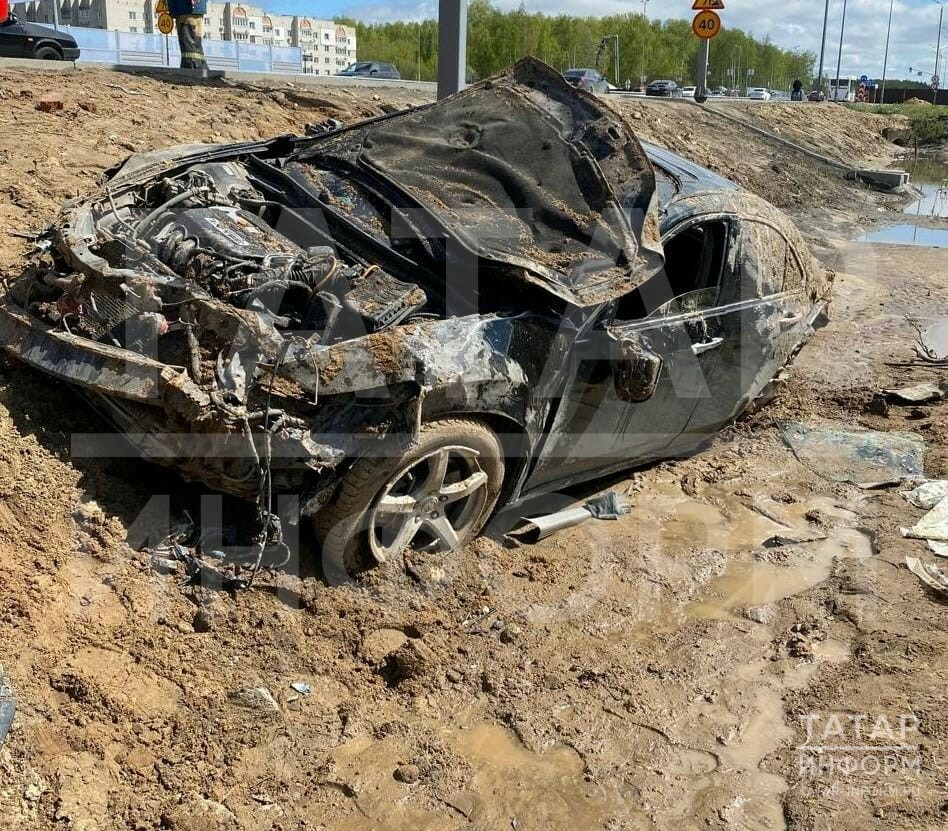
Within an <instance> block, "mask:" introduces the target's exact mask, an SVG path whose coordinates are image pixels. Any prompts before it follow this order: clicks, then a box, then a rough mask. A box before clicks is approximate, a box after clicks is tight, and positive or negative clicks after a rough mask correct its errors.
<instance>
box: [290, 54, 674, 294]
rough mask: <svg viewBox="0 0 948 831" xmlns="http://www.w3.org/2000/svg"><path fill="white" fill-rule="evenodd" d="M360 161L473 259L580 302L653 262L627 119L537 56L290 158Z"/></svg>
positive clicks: (654, 228) (652, 226)
mask: <svg viewBox="0 0 948 831" xmlns="http://www.w3.org/2000/svg"><path fill="white" fill-rule="evenodd" d="M294 162H295V163H300V164H313V165H326V164H329V163H333V164H334V165H335V166H336V167H337V168H338V167H340V166H342V167H344V168H357V169H362V170H370V171H372V172H373V173H374V174H375V175H376V176H378V177H381V178H383V179H384V180H385V181H386V182H388V183H389V184H391V185H393V186H395V187H397V188H398V189H399V190H401V191H402V192H403V193H405V194H406V195H408V196H409V197H410V198H411V199H413V200H416V201H417V203H418V205H419V206H424V210H425V211H426V213H429V214H432V215H434V216H435V217H436V218H437V220H438V221H439V222H440V224H441V225H442V226H443V227H444V229H445V231H446V233H447V235H448V236H449V237H451V238H453V239H455V240H457V241H458V242H459V243H460V244H461V245H462V246H464V247H465V248H466V249H467V250H468V251H470V252H472V253H473V254H474V255H476V257H477V258H479V260H481V261H482V262H484V261H493V262H494V263H497V264H503V265H504V266H506V273H507V274H508V275H509V278H510V279H514V278H515V277H520V278H521V279H525V280H527V281H529V282H532V283H535V284H537V285H540V286H542V287H543V288H545V289H547V290H548V291H550V292H552V293H553V294H555V295H557V296H558V297H560V298H562V299H564V300H567V301H568V302H571V303H573V304H575V305H577V306H591V305H595V304H598V303H602V302H606V301H608V300H611V299H613V298H615V297H618V296H621V295H623V294H626V293H627V292H629V291H631V290H632V289H634V288H636V287H637V286H638V285H641V284H642V283H644V282H645V281H646V280H648V279H649V278H650V277H652V276H653V275H654V274H656V273H658V271H660V270H661V268H662V265H663V261H664V259H663V255H662V249H661V243H660V241H659V231H658V227H659V222H658V211H657V198H656V186H655V173H654V171H653V169H652V166H651V164H650V162H649V160H648V157H647V156H646V154H645V151H644V150H643V148H642V146H641V145H640V144H639V142H638V140H637V139H636V137H635V135H634V133H633V131H632V130H631V128H630V126H629V125H628V123H627V122H626V121H625V119H624V118H623V117H622V116H621V115H620V114H618V113H616V112H615V111H613V110H612V109H611V108H610V107H608V106H607V105H606V104H605V103H604V102H602V101H601V100H600V99H599V98H597V97H596V96H594V95H592V94H590V93H585V92H582V91H578V90H576V89H575V88H574V87H572V86H571V85H570V84H568V83H567V82H566V81H565V80H564V78H563V77H562V75H561V74H560V73H559V72H556V71H555V70H554V69H552V68H550V67H548V66H546V65H545V64H543V63H541V62H540V61H538V60H536V59H534V58H527V59H524V60H522V61H520V62H519V63H518V64H517V65H516V66H515V67H513V68H512V69H511V70H509V71H507V72H505V73H503V74H502V75H499V76H495V77H494V78H491V79H488V80H486V81H483V82H481V83H479V84H477V85H475V86H473V87H470V88H468V89H467V90H465V91H463V92H461V93H459V94H458V95H455V96H452V97H450V98H448V99H445V100H444V101H440V102H438V103H437V104H434V105H431V106H429V107H425V108H421V109H418V110H412V111H409V112H406V113H403V114H399V115H396V116H392V117H390V118H386V119H383V120H381V121H376V122H369V123H367V124H364V125H356V126H355V127H352V128H350V129H347V130H342V131H340V132H338V133H335V134H333V135H331V136H328V137H326V138H325V139H324V140H321V141H318V142H317V143H315V145H313V146H310V147H307V148H305V149H303V150H301V151H299V152H298V153H297V154H295V156H294V157H293V158H292V159H291V164H292V163H294Z"/></svg>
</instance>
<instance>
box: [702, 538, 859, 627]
mask: <svg viewBox="0 0 948 831" xmlns="http://www.w3.org/2000/svg"><path fill="white" fill-rule="evenodd" d="M872 554H873V550H872V540H871V538H870V536H869V535H868V534H866V533H865V532H864V531H861V530H859V529H856V528H844V529H839V530H837V531H835V532H834V533H833V535H832V536H831V537H829V538H827V539H825V540H820V541H812V542H807V543H803V544H795V545H790V546H785V547H779V548H773V549H767V550H765V551H763V552H757V553H755V554H754V556H753V558H752V559H741V560H735V561H734V562H732V564H731V565H730V566H729V568H728V570H727V572H726V573H725V574H724V575H723V576H721V577H719V578H717V579H716V580H714V581H712V582H711V584H710V585H709V586H708V596H707V597H705V598H702V599H700V600H696V601H694V602H692V603H690V604H688V605H687V606H686V607H685V609H684V614H685V615H686V616H687V617H691V618H719V617H724V618H728V617H734V616H735V613H736V611H737V610H750V609H755V608H758V607H761V606H767V605H770V604H772V603H776V602H778V601H780V600H784V599H786V598H788V597H792V596H793V595H796V594H801V593H802V592H805V591H807V590H808V589H812V588H813V587H814V586H818V585H819V584H820V583H822V582H823V581H824V580H826V579H827V578H828V577H829V576H830V573H831V571H832V568H833V563H834V561H835V560H836V559H837V558H839V559H847V558H865V557H871V556H872Z"/></svg>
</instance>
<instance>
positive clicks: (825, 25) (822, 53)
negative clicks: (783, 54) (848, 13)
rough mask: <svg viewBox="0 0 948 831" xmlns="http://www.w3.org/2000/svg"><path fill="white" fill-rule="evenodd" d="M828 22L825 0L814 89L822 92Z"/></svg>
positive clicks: (828, 10)
mask: <svg viewBox="0 0 948 831" xmlns="http://www.w3.org/2000/svg"><path fill="white" fill-rule="evenodd" d="M829 20H830V0H826V9H825V11H824V12H823V45H822V46H821V47H820V77H819V79H818V80H817V83H816V88H817V89H818V90H819V91H820V92H822V91H823V63H824V60H825V58H826V30H827V28H828V27H829Z"/></svg>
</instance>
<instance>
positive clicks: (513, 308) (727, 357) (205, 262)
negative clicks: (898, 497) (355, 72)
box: [0, 61, 826, 512]
mask: <svg viewBox="0 0 948 831" xmlns="http://www.w3.org/2000/svg"><path fill="white" fill-rule="evenodd" d="M45 242H46V245H45V248H46V250H45V252H44V253H43V254H42V255H40V256H38V257H37V258H36V261H35V262H34V264H33V265H32V266H31V268H30V269H29V270H28V271H27V273H26V274H24V275H23V276H22V277H21V278H20V279H19V280H17V281H15V282H14V283H13V284H12V285H11V287H10V290H9V292H8V294H7V296H6V297H5V299H4V301H3V304H2V307H0V338H2V342H3V345H4V347H5V348H6V349H7V351H8V352H10V353H12V354H13V355H15V356H16V357H18V358H20V359H21V360H23V361H25V362H26V363H28V364H30V365H32V366H34V367H36V368H38V369H40V370H42V371H44V372H46V373H48V374H50V375H52V376H54V377H56V378H58V379H61V380H62V381H64V382H67V383H69V384H70V385H72V386H74V387H75V388H77V389H79V390H80V391H82V392H83V393H85V394H86V395H88V396H89V398H90V400H92V401H93V403H95V405H96V406H97V407H98V408H99V409H100V410H101V411H102V412H103V413H104V414H105V415H106V416H107V417H108V419H109V420H110V421H111V422H113V424H114V425H116V426H117V427H118V428H119V430H120V431H122V432H123V433H124V434H125V435H126V436H128V437H129V438H130V439H131V441H132V442H133V443H134V444H135V445H136V446H137V447H138V448H139V449H140V451H141V452H142V453H143V454H144V455H145V456H147V457H149V458H152V459H154V460H156V461H158V462H162V463H165V464H169V465H173V466H175V467H177V468H178V469H180V470H181V471H183V472H184V473H185V474H186V475H187V476H188V477H191V478H196V479H199V480H202V481H204V482H206V483H208V484H210V485H211V486H213V487H216V488H219V489H222V490H224V491H227V492H231V493H234V494H237V495H240V496H245V497H248V498H252V497H256V496H257V495H258V494H259V486H260V480H261V475H262V473H261V471H262V470H263V469H264V468H266V470H267V472H268V475H269V476H270V477H271V483H272V487H273V489H274V491H276V492H293V493H296V494H302V495H303V509H304V511H309V512H316V511H318V510H319V509H320V508H321V507H322V506H323V505H325V504H327V502H330V501H331V500H332V499H333V494H334V493H335V491H336V488H337V487H338V485H339V481H340V479H341V478H342V477H343V476H344V475H345V471H346V470H347V469H349V467H350V466H351V465H352V464H353V462H354V461H355V460H357V459H359V458H364V457H366V456H371V455H378V456H379V457H380V458H384V457H385V456H386V454H387V453H389V452H390V448H391V447H393V445H394V444H397V442H398V441H404V440H410V439H411V437H412V436H416V435H417V434H418V432H419V430H421V429H422V425H424V424H425V423H427V422H430V421H432V420H434V419H439V418H444V417H456V416H463V417H465V418H475V419H478V420H480V421H481V422H483V423H484V424H487V425H489V426H490V428H491V429H492V430H493V431H495V432H496V433H497V434H498V435H499V436H500V437H501V439H502V442H503V447H504V453H505V456H506V457H507V465H506V476H505V482H504V491H503V498H504V500H505V501H510V500H513V499H516V498H518V497H521V496H524V495H526V494H528V493H532V492H538V491H545V490H551V489H554V488H558V487H560V486H563V485H567V484H570V483H574V482H578V481H581V480H584V479H588V478H591V477H594V476H598V475H601V474H603V473H606V472H609V471H611V470H617V469H620V468H627V467H630V466H634V465H637V464H640V463H643V462H646V461H648V460H650V459H655V458H659V457H667V456H672V455H676V454H680V453H686V452H688V451H690V450H691V449H693V448H694V447H695V446H696V445H697V444H699V443H700V442H701V441H703V440H704V439H705V438H707V437H708V436H709V435H711V434H713V433H714V432H715V431H716V430H718V429H719V428H720V427H721V426H722V425H723V424H725V423H727V422H728V421H729V420H731V419H732V418H733V417H734V416H735V415H737V414H738V413H740V412H741V411H742V410H743V409H744V408H745V407H746V406H747V404H748V403H749V402H750V401H752V400H753V399H755V398H756V397H757V396H758V395H759V394H760V393H761V391H762V390H763V389H764V388H765V387H766V386H767V385H768V383H769V382H770V381H771V379H772V378H773V377H774V376H775V375H776V374H777V372H778V371H779V370H780V369H781V367H783V366H784V365H785V364H786V363H787V361H788V360H789V359H790V358H791V357H792V355H793V354H794V353H795V351H796V350H797V349H798V348H799V347H800V345H801V344H802V343H803V342H804V341H805V340H806V338H807V337H808V335H809V334H810V333H811V331H812V329H811V326H812V323H813V321H814V319H815V317H816V316H817V315H818V314H819V312H820V311H821V310H822V308H823V305H824V303H823V300H824V296H825V294H826V283H825V280H824V277H823V274H822V272H821V271H819V270H817V269H816V268H815V266H814V264H813V262H812V260H811V258H810V255H809V253H808V251H807V248H806V246H805V244H804V243H803V241H802V239H801V238H800V236H799V234H798V232H797V231H796V229H795V228H794V227H793V225H792V223H790V222H789V221H788V220H787V219H786V217H784V216H783V215H782V214H781V213H780V212H779V211H777V210H776V209H774V208H773V207H771V206H770V205H768V204H767V203H765V202H763V201H762V200H760V199H757V198H756V197H753V196H751V195H749V194H747V193H745V192H743V191H741V190H739V189H737V188H736V186H734V185H733V184H732V183H730V182H728V181H727V180H724V179H721V178H720V177H717V176H715V175H714V174H712V173H710V172H709V171H706V170H703V169H702V168H699V167H697V166H696V165H693V164H691V163H690V162H687V161H685V160H684V159H681V158H679V157H677V156H674V155H673V154H670V153H668V152H666V151H663V150H661V149H659V148H657V147H650V148H648V149H647V152H646V150H643V147H642V146H641V145H640V143H639V142H638V141H637V140H636V138H635V137H634V135H633V134H632V132H631V130H630V129H629V128H628V125H627V124H626V122H625V121H624V119H623V118H622V117H621V116H619V115H617V114H616V113H615V112H613V111H612V110H610V109H608V108H607V107H606V106H605V105H603V104H602V103H601V102H600V101H599V100H598V99H596V98H595V97H594V96H592V95H589V94H586V93H582V92H578V91H576V90H574V89H572V88H571V87H569V86H568V85H567V83H566V82H565V81H564V80H563V79H562V77H560V76H559V74H558V73H556V72H554V71H553V70H550V69H548V68H546V67H544V66H543V65H542V64H539V63H537V62H535V61H525V62H522V63H521V64H519V65H518V66H517V67H516V68H515V69H514V70H512V71H511V72H510V73H508V74H506V75H504V76H500V77H499V78H494V79H490V80H488V81H485V82H482V83H481V84H479V85H478V86H476V87H473V88H471V89H469V90H467V91H465V92H463V93H461V94H460V95H458V96H455V97H453V98H451V99H448V100H447V101H445V102H441V103H439V104H436V105H432V106H430V107H426V108H421V109H418V110H414V111H410V112H407V113H401V114H397V115H395V116H389V117H386V118H383V119H378V120H374V121H370V122H365V123H362V124H357V125H354V126H352V127H347V128H344V129H342V130H338V131H332V132H327V133H326V134H325V135H321V136H316V137H311V138H306V139H298V138H295V137H284V138H277V139H274V140H272V141H266V142H259V143H248V144H240V145H232V146H226V147H225V146H195V147H190V148H173V149H171V150H166V151H158V152H155V153H150V154H145V155H139V156H133V157H131V158H130V159H129V160H128V161H127V162H126V163H125V164H124V165H122V166H121V167H120V168H118V169H117V170H116V171H112V172H110V173H109V174H108V175H107V177H106V180H105V182H104V183H103V185H102V188H101V189H100V190H99V191H98V192H97V193H96V194H94V195H93V196H92V197H90V198H82V199H78V200H75V201H73V202H71V203H68V204H67V205H66V206H65V208H64V209H63V212H62V214H61V216H60V217H59V219H58V220H57V221H56V223H55V224H54V226H53V227H52V229H51V231H50V233H49V234H48V235H47V236H46V237H45ZM663 244H664V245H663Z"/></svg>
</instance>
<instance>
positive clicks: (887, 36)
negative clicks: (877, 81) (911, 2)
mask: <svg viewBox="0 0 948 831" xmlns="http://www.w3.org/2000/svg"><path fill="white" fill-rule="evenodd" d="M893 8H895V0H889V28H888V29H887V30H886V33H885V57H884V58H883V59H882V93H881V94H880V99H881V100H880V101H879V103H880V104H884V103H885V76H886V72H887V71H888V69H889V40H890V39H891V38H892V9H893Z"/></svg>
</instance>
